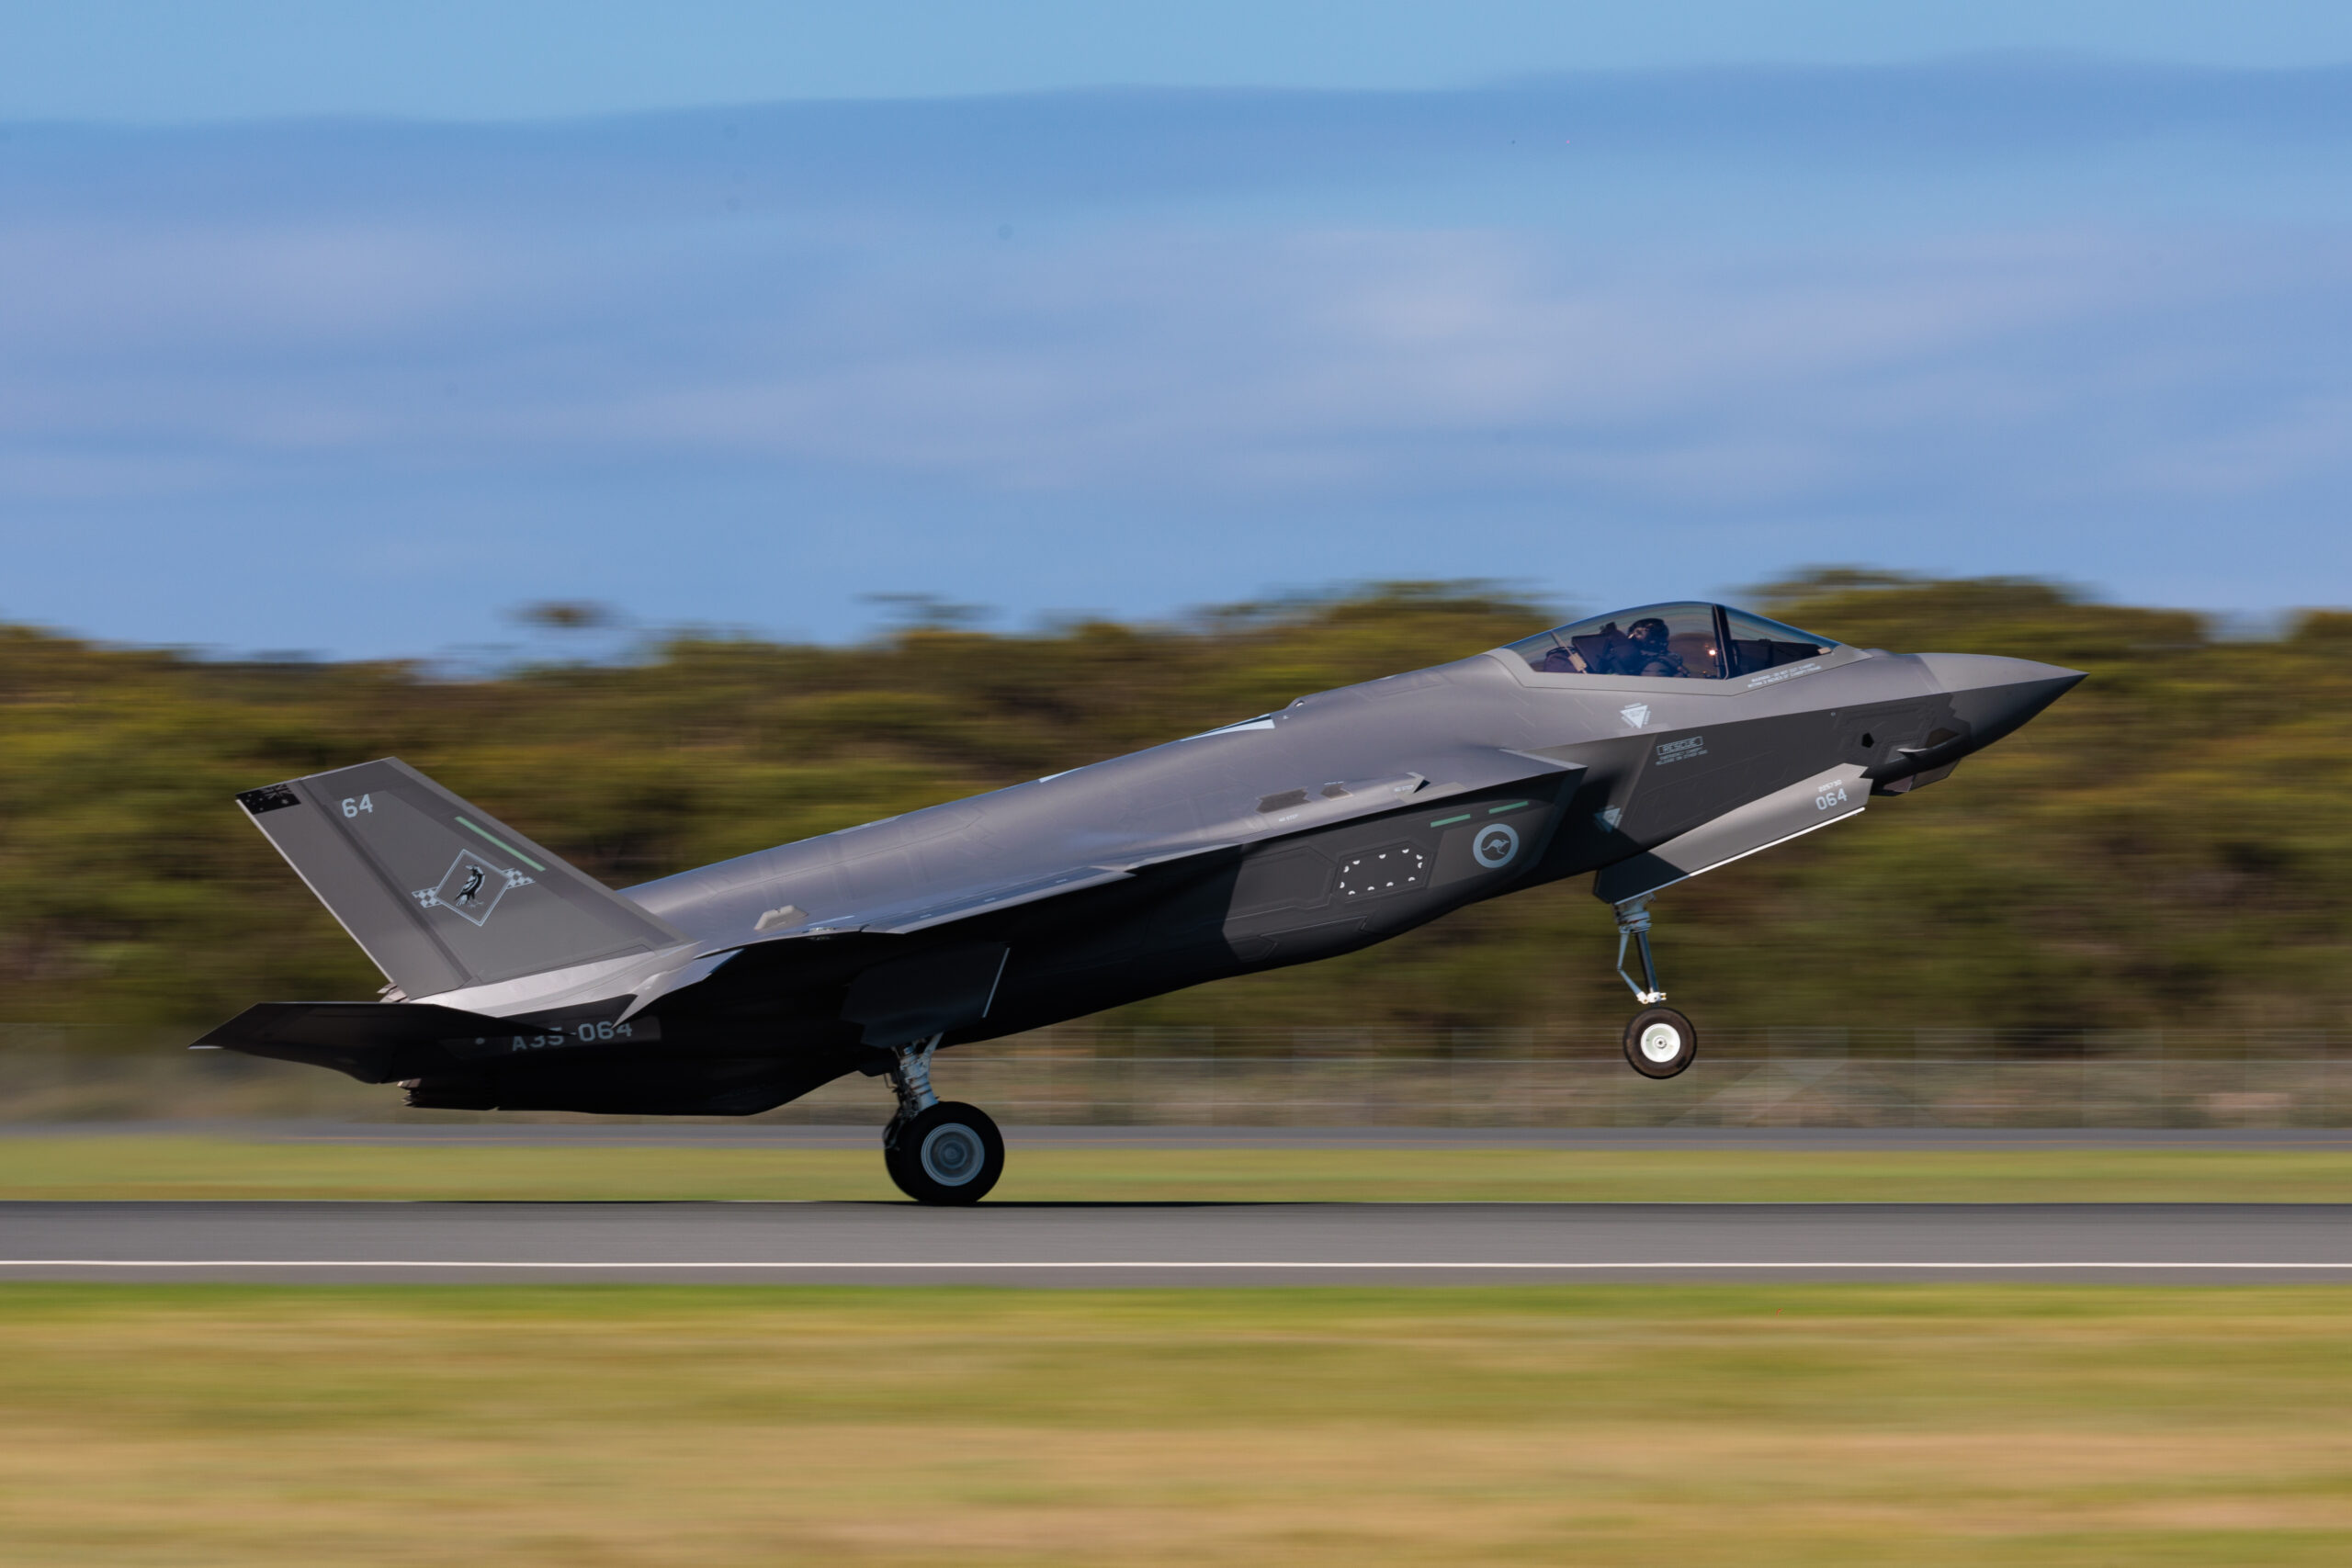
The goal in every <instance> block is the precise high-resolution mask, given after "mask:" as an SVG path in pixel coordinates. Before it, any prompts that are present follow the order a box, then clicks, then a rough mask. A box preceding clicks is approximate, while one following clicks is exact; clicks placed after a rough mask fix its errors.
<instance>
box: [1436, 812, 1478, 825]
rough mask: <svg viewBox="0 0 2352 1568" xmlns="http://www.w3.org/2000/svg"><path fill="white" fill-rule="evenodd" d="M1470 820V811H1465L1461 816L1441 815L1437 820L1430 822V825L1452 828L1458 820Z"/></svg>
mask: <svg viewBox="0 0 2352 1568" xmlns="http://www.w3.org/2000/svg"><path fill="white" fill-rule="evenodd" d="M1469 820H1470V813H1468V812H1467V811H1465V812H1464V813H1463V814H1462V815H1461V816H1459V817H1441V818H1438V819H1437V820H1436V821H1434V822H1432V823H1430V827H1432V828H1451V827H1452V826H1453V824H1455V823H1456V822H1467V821H1469Z"/></svg>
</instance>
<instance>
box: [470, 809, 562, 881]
mask: <svg viewBox="0 0 2352 1568" xmlns="http://www.w3.org/2000/svg"><path fill="white" fill-rule="evenodd" d="M458 827H460V828H473V829H474V831H475V832H477V833H481V836H482V837H483V838H485V839H488V840H490V841H491V842H492V843H493V844H496V845H497V846H498V847H499V848H500V849H502V850H504V851H505V852H507V853H508V854H510V855H513V856H514V857H515V859H516V860H519V861H521V862H522V863H524V864H525V865H527V866H529V867H530V868H531V869H532V870H533V871H545V870H547V867H546V866H543V865H541V864H540V863H538V862H537V861H535V860H533V859H532V858H531V857H530V856H528V855H526V854H525V853H524V852H522V851H520V850H518V849H516V848H515V846H514V845H512V844H510V843H508V842H507V841H506V840H503V839H502V838H500V837H499V836H498V835H497V834H495V833H492V832H487V831H484V830H483V829H480V828H474V825H473V824H472V823H470V822H469V821H467V820H466V819H465V818H462V817H460V818H458Z"/></svg>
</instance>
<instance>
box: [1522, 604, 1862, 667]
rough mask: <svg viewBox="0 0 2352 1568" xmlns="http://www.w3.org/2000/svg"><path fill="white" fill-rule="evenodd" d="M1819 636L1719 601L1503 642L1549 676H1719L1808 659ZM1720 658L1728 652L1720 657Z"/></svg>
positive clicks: (1622, 615) (1651, 608) (1823, 641)
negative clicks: (1517, 640) (1508, 642)
mask: <svg viewBox="0 0 2352 1568" xmlns="http://www.w3.org/2000/svg"><path fill="white" fill-rule="evenodd" d="M1837 646H1838V645H1837V644H1836V643H1834V642H1832V641H1831V640H1830V639H1829V638H1827V637H1815V635H1814V634H1813V633H1811V632H1801V631H1799V630H1797V628H1796V627H1794V626H1782V625H1781V623H1780V622H1778V621H1768V620H1766V619H1765V618H1764V617H1763V616H1761V615H1750V614H1749V613H1748V612H1747V611H1746V610H1735V609H1732V608H1730V607H1729V606H1728V605H1724V604H1645V605H1643V606H1642V607H1641V608H1640V609H1638V610H1620V611H1618V612H1617V613H1616V614H1614V615H1595V616H1593V617H1592V618H1591V619H1590V620H1586V621H1578V622H1577V623H1576V624H1575V625H1573V626H1555V627H1554V628H1553V629H1552V630H1550V631H1548V632H1544V633H1542V634H1541V635H1539V636H1536V637H1526V638H1523V639H1522V640H1521V641H1519V642H1515V643H1512V644H1511V645H1510V650H1511V651H1512V652H1513V653H1516V654H1518V655H1519V656H1520V657H1521V659H1524V660H1527V662H1528V665H1529V667H1530V668H1532V669H1534V670H1538V671H1543V672H1544V673H1545V674H1551V675H1649V676H1668V677H1679V678H1681V679H1685V680H1696V681H1721V680H1724V679H1727V678H1728V677H1731V676H1734V675H1747V674H1753V673H1754V672H1755V671H1758V670H1770V669H1771V668H1772V667H1773V666H1774V665H1776V664H1793V663H1795V662H1797V661H1798V660H1804V659H1815V658H1818V657H1820V656H1821V655H1822V654H1825V653H1827V652H1828V651H1829V650H1830V649H1834V648H1836V647H1837ZM1726 655H1728V657H1726Z"/></svg>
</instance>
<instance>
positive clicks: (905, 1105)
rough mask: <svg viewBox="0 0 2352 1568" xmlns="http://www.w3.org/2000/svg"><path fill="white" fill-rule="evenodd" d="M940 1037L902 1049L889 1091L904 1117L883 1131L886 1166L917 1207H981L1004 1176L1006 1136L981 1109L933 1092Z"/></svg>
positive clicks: (891, 1122)
mask: <svg viewBox="0 0 2352 1568" xmlns="http://www.w3.org/2000/svg"><path fill="white" fill-rule="evenodd" d="M938 1049H939V1036H938V1035H935V1034H934V1035H933V1036H932V1037H931V1038H930V1039H928V1040H925V1041H922V1042H920V1043H916V1044H912V1045H903V1046H900V1047H899V1061H898V1065H897V1066H894V1067H892V1068H891V1069H890V1087H891V1089H894V1090H896V1091H897V1093H898V1096H899V1113H898V1114H897V1115H896V1116H893V1117H892V1118H890V1124H889V1125H888V1127H885V1128H884V1129H883V1130H882V1168H883V1169H885V1170H887V1171H888V1172H889V1173H890V1179H891V1180H892V1181H893V1182H895V1183H896V1184H897V1185H898V1189H899V1191H901V1192H903V1193H905V1194H906V1195H907V1196H908V1197H910V1198H911V1199H913V1200H914V1201H916V1202H918V1203H977V1202H978V1201H980V1200H981V1199H983V1198H985V1197H987V1196H988V1195H989V1189H990V1188H992V1187H994V1186H995V1185H996V1184H997V1179H998V1178H999V1177H1001V1176H1002V1175H1003V1174H1004V1135H1003V1134H1001V1133H999V1132H998V1131H997V1127H996V1122H995V1121H994V1120H993V1119H991V1118H990V1117H989V1113H988V1112H987V1111H982V1110H981V1109H980V1108H979V1107H978V1106H977V1105H966V1104H964V1103H963V1102H961V1101H960V1100H942V1099H940V1098H939V1097H938V1096H937V1095H935V1094H933V1092H932V1089H931V1057H932V1053H933V1052H934V1051H936V1050H938Z"/></svg>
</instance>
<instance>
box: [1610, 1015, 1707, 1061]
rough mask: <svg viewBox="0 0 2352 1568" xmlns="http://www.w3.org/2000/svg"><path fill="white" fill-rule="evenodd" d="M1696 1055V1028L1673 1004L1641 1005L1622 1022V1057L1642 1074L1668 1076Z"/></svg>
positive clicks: (1697, 1035) (1697, 1052)
mask: <svg viewBox="0 0 2352 1568" xmlns="http://www.w3.org/2000/svg"><path fill="white" fill-rule="evenodd" d="M1698 1055H1699V1032H1698V1031H1697V1030H1695V1029H1693V1028H1691V1021H1690V1020H1689V1019H1687V1018H1685V1017H1683V1016H1682V1015H1681V1014H1680V1013H1679V1012H1677V1011H1675V1010H1673V1009H1672V1008H1644V1009H1643V1010H1641V1011H1639V1012H1637V1013H1635V1014H1634V1021H1633V1022H1631V1023H1629V1024H1627V1025H1626V1026H1625V1060H1627V1061H1628V1062H1631V1063H1632V1064H1633V1065H1634V1071H1635V1072H1637V1073H1639V1074H1641V1075H1642V1077H1645V1078H1670V1077H1673V1076H1674V1075H1675V1074H1677V1073H1679V1072H1680V1071H1681V1070H1682V1069H1683V1068H1685V1067H1687V1066H1690V1065H1691V1063H1692V1062H1693V1061H1695V1060H1696V1059H1697V1058H1698Z"/></svg>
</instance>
